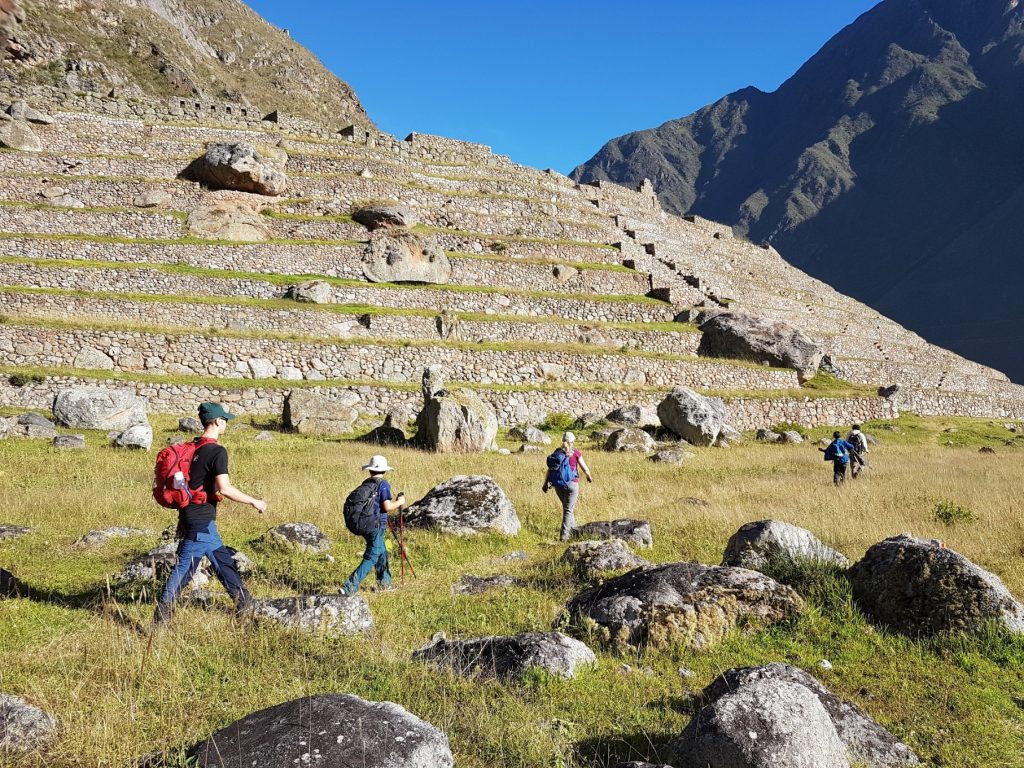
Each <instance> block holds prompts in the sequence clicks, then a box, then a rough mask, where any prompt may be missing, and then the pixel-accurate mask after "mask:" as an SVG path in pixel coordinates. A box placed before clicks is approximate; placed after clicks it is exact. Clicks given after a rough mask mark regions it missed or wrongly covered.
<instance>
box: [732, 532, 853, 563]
mask: <svg viewBox="0 0 1024 768" xmlns="http://www.w3.org/2000/svg"><path fill="white" fill-rule="evenodd" d="M807 561H813V562H819V563H827V564H829V565H834V566H836V567H837V568H847V567H848V566H849V565H850V561H849V560H847V559H846V556H845V555H843V554H841V553H839V552H836V551H835V550H834V549H832V548H830V547H827V546H825V545H824V544H823V543H822V542H821V540H820V539H818V537H817V536H815V535H814V534H813V533H811V532H810V531H808V530H805V529H803V528H799V527H797V526H795V525H791V524H790V523H785V522H783V521H782V520H758V521H757V522H753V523H745V524H744V525H742V526H741V527H740V529H739V530H738V531H736V533H734V534H733V535H732V536H731V537H730V539H729V543H728V544H726V547H725V555H724V556H723V558H722V565H730V566H733V567H735V568H749V569H750V570H752V571H761V572H762V573H767V574H769V575H771V574H772V570H773V566H779V565H794V564H799V563H801V562H807Z"/></svg>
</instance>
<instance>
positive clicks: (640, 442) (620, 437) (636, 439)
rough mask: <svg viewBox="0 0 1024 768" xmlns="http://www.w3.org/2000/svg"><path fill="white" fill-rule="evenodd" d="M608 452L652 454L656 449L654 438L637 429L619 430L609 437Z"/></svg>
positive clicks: (605, 445)
mask: <svg viewBox="0 0 1024 768" xmlns="http://www.w3.org/2000/svg"><path fill="white" fill-rule="evenodd" d="M604 447H605V450H606V451H616V452H623V451H624V452H630V453H633V452H635V453H650V452H651V451H653V450H654V448H655V442H654V438H653V437H651V436H650V435H649V434H647V433H646V432H644V431H643V430H642V429H637V428H636V427H625V428H624V429H617V430H615V431H614V432H612V433H611V434H610V435H608V440H607V441H606V442H605V444H604Z"/></svg>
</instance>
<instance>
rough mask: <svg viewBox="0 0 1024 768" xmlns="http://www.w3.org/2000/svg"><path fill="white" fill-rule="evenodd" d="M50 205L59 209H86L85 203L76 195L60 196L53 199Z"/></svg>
mask: <svg viewBox="0 0 1024 768" xmlns="http://www.w3.org/2000/svg"><path fill="white" fill-rule="evenodd" d="M49 203H50V205H55V206H57V207H58V208H85V203H83V202H82V201H81V200H79V199H78V198H77V197H75V196H74V195H60V196H59V197H54V198H52V199H51V200H50V201H49Z"/></svg>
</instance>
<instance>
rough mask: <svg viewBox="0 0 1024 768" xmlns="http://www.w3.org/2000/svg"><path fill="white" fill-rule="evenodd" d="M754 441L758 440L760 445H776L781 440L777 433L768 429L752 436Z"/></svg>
mask: <svg viewBox="0 0 1024 768" xmlns="http://www.w3.org/2000/svg"><path fill="white" fill-rule="evenodd" d="M754 439H755V440H760V441H761V442H762V443H777V442H779V440H781V439H782V435H780V434H779V433H778V432H772V431H771V430H770V429H763V428H762V429H759V430H757V434H756V435H755V436H754Z"/></svg>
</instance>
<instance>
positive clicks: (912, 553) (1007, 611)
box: [850, 534, 1024, 635]
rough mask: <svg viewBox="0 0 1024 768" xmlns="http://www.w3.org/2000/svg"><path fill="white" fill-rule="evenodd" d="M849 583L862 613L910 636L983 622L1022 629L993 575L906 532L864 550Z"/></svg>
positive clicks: (1022, 610) (1015, 607)
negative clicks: (992, 622) (862, 556)
mask: <svg viewBox="0 0 1024 768" xmlns="http://www.w3.org/2000/svg"><path fill="white" fill-rule="evenodd" d="M850 583H851V584H852V586H853V596H854V599H855V600H856V601H857V605H858V606H859V607H860V608H861V610H863V611H864V613H866V614H867V615H868V616H869V617H870V618H871V619H873V620H874V621H876V622H878V623H880V624H883V625H885V626H888V627H891V628H893V629H896V630H899V631H901V632H905V633H907V634H910V635H931V634H934V633H936V632H942V631H947V630H950V631H971V630H977V629H980V628H981V627H982V625H983V624H985V623H986V622H988V621H994V622H998V623H1000V624H1002V625H1003V626H1005V627H1006V628H1007V629H1009V630H1010V631H1011V632H1015V633H1024V605H1021V603H1019V602H1018V601H1017V600H1015V599H1014V598H1013V596H1012V595H1011V594H1010V592H1009V590H1008V589H1007V588H1006V586H1005V585H1004V584H1003V582H1002V581H1000V579H999V577H997V576H995V575H994V574H992V573H989V572H988V571H986V570H984V569H983V568H980V567H979V566H977V565H975V564H974V563H972V562H971V561H970V560H968V559H967V558H966V557H964V556H963V555H961V554H960V553H958V552H954V551H953V550H951V549H947V548H945V547H943V546H941V545H937V544H935V543H933V542H931V541H928V540H925V539H916V538H914V537H912V536H910V535H909V534H904V535H902V536H895V537H893V538H890V539H886V540H885V541H881V542H879V543H878V544H875V545H873V546H872V547H871V548H870V549H868V551H867V552H866V553H865V555H864V558H863V559H862V560H860V561H859V562H858V563H856V564H855V565H854V566H853V567H852V568H851V569H850Z"/></svg>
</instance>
